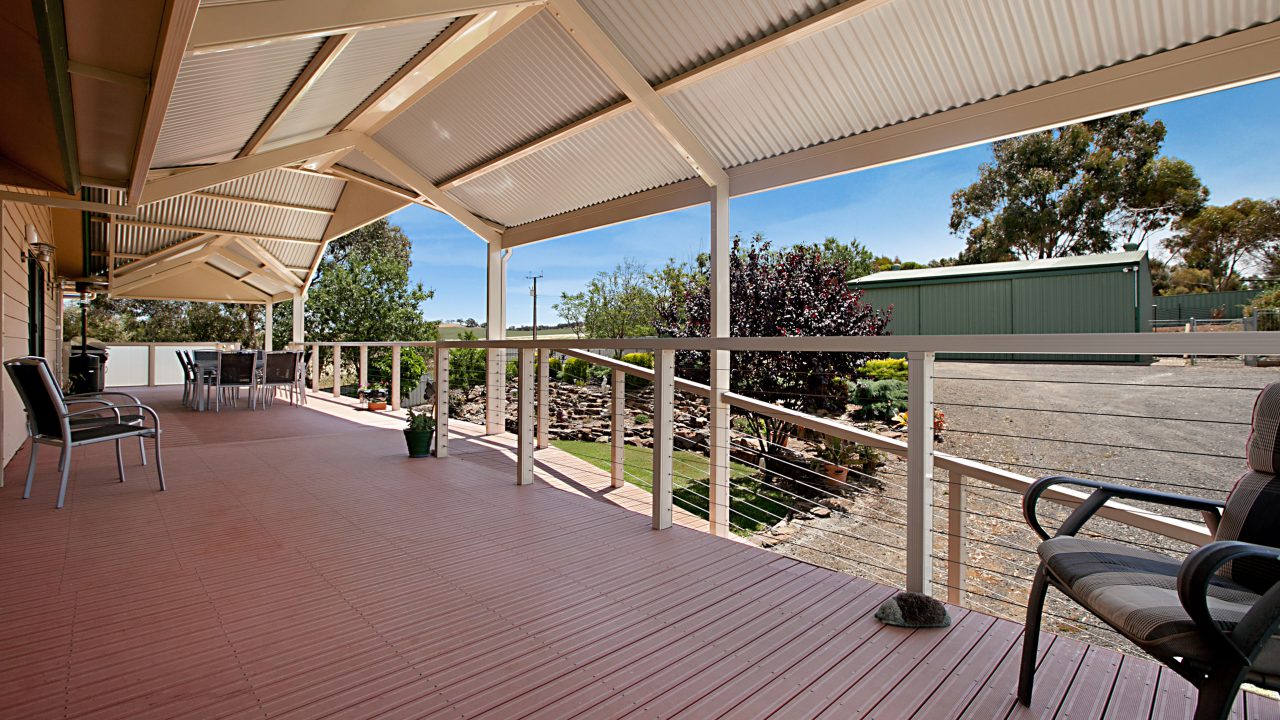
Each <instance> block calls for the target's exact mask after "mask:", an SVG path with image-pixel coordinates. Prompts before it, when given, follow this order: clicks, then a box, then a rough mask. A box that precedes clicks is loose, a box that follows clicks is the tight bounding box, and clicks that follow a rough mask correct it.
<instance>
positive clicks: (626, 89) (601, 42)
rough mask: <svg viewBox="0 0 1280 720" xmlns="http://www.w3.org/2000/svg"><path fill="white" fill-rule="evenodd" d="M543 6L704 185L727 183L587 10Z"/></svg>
mask: <svg viewBox="0 0 1280 720" xmlns="http://www.w3.org/2000/svg"><path fill="white" fill-rule="evenodd" d="M547 9H548V10H550V11H551V14H552V15H553V16H555V19H556V20H557V21H558V22H559V23H560V25H562V26H563V27H564V29H565V30H566V31H568V33H569V35H571V36H572V37H573V39H574V41H575V42H577V43H578V45H579V46H580V47H581V48H582V49H583V50H584V51H586V53H587V55H588V56H590V57H591V59H592V60H593V61H595V63H596V65H598V66H599V67H600V69H601V70H603V71H604V73H605V75H608V76H609V79H610V80H612V81H613V83H614V84H615V85H617V86H618V88H619V89H620V90H622V92H623V93H625V94H626V96H627V97H628V98H630V99H631V102H632V103H633V104H634V105H635V106H636V108H638V109H639V110H640V112H641V113H643V114H644V116H645V117H646V118H647V119H648V120H649V122H650V123H652V124H653V126H654V127H655V128H657V130H658V132H659V133H661V134H662V136H663V137H665V138H666V139H667V142H668V143H670V144H671V146H672V147H673V148H675V149H676V152H678V153H680V156H681V157H683V158H684V159H685V162H687V163H689V166H690V167H692V168H693V170H694V172H696V173H698V175H699V176H701V177H702V179H703V180H705V181H706V183H707V184H708V185H727V184H728V183H729V176H728V175H726V174H725V172H724V168H722V167H720V163H719V162H718V161H717V160H716V158H715V155H712V154H711V151H710V150H708V149H707V147H706V145H704V144H703V142H702V141H701V140H699V139H698V137H697V136H696V135H694V134H693V131H692V130H690V129H689V126H687V125H685V124H684V121H683V120H681V119H680V117H679V116H678V115H676V113H675V111H674V110H672V109H671V107H670V106H668V105H667V103H666V101H665V100H663V99H662V98H661V97H659V96H658V93H657V92H655V91H654V89H653V87H652V86H651V85H649V81H648V80H645V79H644V76H643V75H641V74H640V71H638V70H636V68H635V66H634V65H632V64H631V61H630V60H628V59H627V56H626V55H624V54H623V53H622V51H621V50H619V49H618V46H617V45H615V44H614V43H613V40H612V39H611V38H610V37H609V35H608V33H606V32H605V31H604V29H603V28H601V27H600V26H599V25H597V24H596V21H595V20H594V19H592V17H591V16H590V15H589V14H587V11H586V10H584V9H583V8H582V5H580V4H579V3H578V0H550V2H549V3H548V5H547Z"/></svg>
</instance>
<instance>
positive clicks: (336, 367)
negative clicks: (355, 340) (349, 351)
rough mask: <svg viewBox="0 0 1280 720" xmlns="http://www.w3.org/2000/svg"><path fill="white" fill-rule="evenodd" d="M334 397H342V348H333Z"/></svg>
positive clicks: (336, 346) (339, 346)
mask: <svg viewBox="0 0 1280 720" xmlns="http://www.w3.org/2000/svg"><path fill="white" fill-rule="evenodd" d="M333 396H334V397H342V346H341V345H334V346H333Z"/></svg>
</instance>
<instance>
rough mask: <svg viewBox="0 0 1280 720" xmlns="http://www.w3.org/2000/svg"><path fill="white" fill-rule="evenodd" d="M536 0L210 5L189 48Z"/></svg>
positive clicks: (288, 0)
mask: <svg viewBox="0 0 1280 720" xmlns="http://www.w3.org/2000/svg"><path fill="white" fill-rule="evenodd" d="M537 4H540V3H537V2H528V1H527V0H526V1H524V2H510V1H507V2H502V1H501V0H360V2H351V0H264V1H262V2H251V3H233V4H226V5H210V6H207V7H204V8H202V9H201V10H200V15H199V17H198V18H197V20H196V25H195V29H194V31H193V32H192V33H191V41H190V43H189V44H188V45H187V49H188V51H189V52H191V53H205V52H214V51H219V50H229V49H232V48H240V47H249V46H255V45H263V44H266V43H270V42H285V41H289V40H294V39H297V38H306V37H317V36H321V35H335V34H339V33H348V32H355V31H358V30H363V29H365V28H372V27H388V26H391V25H399V24H404V23H412V22H427V21H432V20H441V19H445V18H455V17H460V16H463V15H476V14H479V13H482V12H487V11H490V10H503V9H508V8H512V7H515V8H521V7H526V6H529V5H537Z"/></svg>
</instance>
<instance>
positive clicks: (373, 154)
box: [356, 136, 502, 243]
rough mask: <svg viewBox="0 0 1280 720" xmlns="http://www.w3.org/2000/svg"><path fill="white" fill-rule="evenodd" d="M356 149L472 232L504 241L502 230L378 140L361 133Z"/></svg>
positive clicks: (497, 240)
mask: <svg viewBox="0 0 1280 720" xmlns="http://www.w3.org/2000/svg"><path fill="white" fill-rule="evenodd" d="M356 149H357V150H359V151H360V152H362V153H364V154H365V155H366V156H367V157H368V158H369V159H370V160H372V161H374V162H376V163H378V165H381V166H382V168H383V169H384V170H386V171H387V172H389V173H391V175H393V176H394V177H395V178H396V179H398V180H399V181H400V182H402V183H404V184H405V185H406V186H408V187H409V188H410V189H411V190H413V191H414V192H416V193H418V194H419V195H422V196H423V197H425V198H426V199H427V200H429V201H431V203H432V204H433V205H435V206H436V207H438V208H440V210H441V211H443V212H444V213H445V214H447V215H449V216H450V217H452V218H453V219H454V220H457V221H458V222H460V223H462V224H463V225H465V226H467V228H468V229H469V230H471V232H473V233H475V234H476V235H479V236H480V237H481V238H484V240H485V241H486V242H489V243H500V242H502V232H501V231H499V230H494V229H493V227H492V226H491V225H490V224H489V223H488V222H487V221H485V220H483V219H481V218H479V217H477V216H476V215H475V213H473V212H471V210H470V209H469V208H467V206H465V205H463V204H462V203H460V202H458V201H457V200H455V199H454V198H453V196H451V195H449V194H448V193H446V192H444V191H443V190H441V189H439V188H437V187H436V186H435V185H434V184H432V182H431V180H430V179H429V178H427V177H426V176H425V175H423V174H422V173H420V172H418V171H417V170H415V169H414V168H413V167H412V166H410V165H409V163H406V162H405V161H404V160H401V159H400V157H399V156H397V155H396V154H395V153H393V152H391V151H390V150H388V149H386V148H385V147H383V145H382V144H381V143H379V142H378V141H377V140H374V139H373V138H371V137H365V136H361V138H360V143H359V145H357V147H356Z"/></svg>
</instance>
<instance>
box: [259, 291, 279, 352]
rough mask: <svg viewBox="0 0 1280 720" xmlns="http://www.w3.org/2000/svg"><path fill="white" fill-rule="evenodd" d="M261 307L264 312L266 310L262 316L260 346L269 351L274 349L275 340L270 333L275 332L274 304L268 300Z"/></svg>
mask: <svg viewBox="0 0 1280 720" xmlns="http://www.w3.org/2000/svg"><path fill="white" fill-rule="evenodd" d="M263 307H264V308H265V310H264V312H266V315H265V316H264V317H263V318H262V348H263V349H264V350H266V351H267V352H271V351H272V350H275V340H274V338H272V335H274V334H275V330H276V328H275V323H276V318H275V314H276V304H275V303H273V302H269V303H267V304H266V305H264V306H263Z"/></svg>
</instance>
